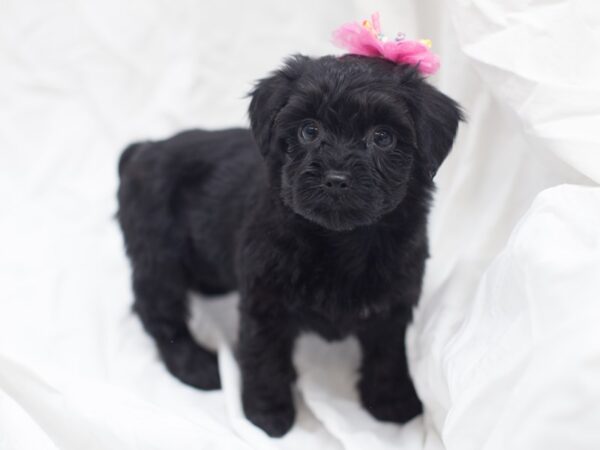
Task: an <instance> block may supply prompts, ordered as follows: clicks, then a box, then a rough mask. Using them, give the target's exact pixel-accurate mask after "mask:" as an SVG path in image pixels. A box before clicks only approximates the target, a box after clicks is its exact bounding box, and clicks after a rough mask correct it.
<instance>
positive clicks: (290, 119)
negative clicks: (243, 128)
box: [249, 55, 462, 231]
mask: <svg viewBox="0 0 600 450" xmlns="http://www.w3.org/2000/svg"><path fill="white" fill-rule="evenodd" d="M249 112H250V122H251V126H252V131H253V133H254V137H255V140H256V142H257V144H258V147H259V148H260V151H261V153H262V154H263V156H264V157H265V160H266V163H267V165H268V167H269V173H270V177H271V184H272V186H273V188H275V189H277V190H279V192H280V195H281V198H282V200H283V203H284V204H285V205H287V206H288V207H289V208H291V209H292V210H293V211H295V212H296V213H297V214H299V215H300V216H302V217H304V218H306V219H308V220H310V221H312V222H315V223H317V224H319V225H321V226H322V227H324V228H327V229H330V230H334V231H344V230H351V229H354V228H356V227H359V226H364V225H370V224H373V223H375V222H377V221H378V220H379V219H380V218H381V217H382V216H384V215H385V214H387V213H389V212H390V211H392V210H394V209H395V208H396V207H398V205H399V204H400V202H402V200H403V198H404V197H405V195H406V192H407V188H408V184H409V181H410V180H411V179H414V178H415V177H417V178H420V179H424V180H427V181H426V182H425V184H426V185H427V186H424V188H425V189H428V188H431V182H430V180H431V178H432V177H433V175H434V174H435V173H436V171H437V169H438V167H439V166H440V164H441V163H442V161H443V160H444V158H445V157H446V155H447V154H448V152H449V151H450V148H451V146H452V142H453V140H454V136H455V134H456V130H457V127H458V123H459V121H460V120H461V118H462V116H461V112H460V108H459V107H458V105H457V104H456V103H455V102H454V101H453V100H451V99H450V98H448V97H446V96H445V95H444V94H442V93H441V92H439V91H438V90H437V89H435V88H434V87H432V86H431V85H429V84H427V83H426V82H425V81H424V80H423V79H422V77H421V76H420V75H419V74H418V71H417V70H416V69H415V68H414V67H410V66H403V65H398V64H395V63H392V62H390V61H386V60H383V59H378V58H369V57H361V56H349V55H348V56H343V57H333V56H325V57H322V58H318V59H311V58H307V57H304V56H295V57H292V58H290V59H289V60H287V62H286V64H285V65H284V67H283V68H282V69H280V70H279V71H277V72H275V73H274V74H272V76H270V77H269V78H266V79H263V80H261V81H260V82H258V84H257V85H256V88H255V90H254V91H253V93H252V101H251V103H250V111H249ZM417 171H418V173H417Z"/></svg>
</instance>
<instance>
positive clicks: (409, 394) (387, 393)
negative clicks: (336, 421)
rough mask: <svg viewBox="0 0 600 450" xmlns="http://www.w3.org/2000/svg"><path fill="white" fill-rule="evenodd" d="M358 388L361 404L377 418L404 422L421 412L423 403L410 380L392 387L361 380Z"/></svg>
mask: <svg viewBox="0 0 600 450" xmlns="http://www.w3.org/2000/svg"><path fill="white" fill-rule="evenodd" d="M388 386H389V385H388ZM359 390H360V397H361V401H362V404H363V406H364V407H365V409H366V410H367V411H369V412H370V413H371V415H372V416H373V417H375V418H376V419H377V420H381V421H384V422H397V423H405V422H408V421H409V420H411V419H412V418H414V417H416V416H418V415H419V414H421V413H422V412H423V405H422V404H421V401H420V400H419V397H417V393H416V392H415V389H414V387H413V385H412V383H411V382H410V381H409V382H405V383H401V384H395V386H394V387H391V386H389V387H382V384H377V383H374V382H373V383H366V382H363V383H361V385H360V387H359Z"/></svg>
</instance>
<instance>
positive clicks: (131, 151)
mask: <svg viewBox="0 0 600 450" xmlns="http://www.w3.org/2000/svg"><path fill="white" fill-rule="evenodd" d="M146 144H148V142H135V143H133V144H130V145H129V146H128V147H127V148H126V149H125V150H123V153H121V157H120V158H119V177H122V176H123V172H125V169H126V168H127V165H128V164H129V162H130V161H131V158H133V157H134V156H135V155H136V153H138V152H139V150H140V149H141V148H142V147H144V146H146Z"/></svg>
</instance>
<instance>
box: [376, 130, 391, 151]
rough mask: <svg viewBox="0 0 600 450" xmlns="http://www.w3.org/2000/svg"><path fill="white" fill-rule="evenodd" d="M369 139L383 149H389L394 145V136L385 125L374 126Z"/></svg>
mask: <svg viewBox="0 0 600 450" xmlns="http://www.w3.org/2000/svg"><path fill="white" fill-rule="evenodd" d="M371 139H372V142H373V144H375V145H376V146H377V147H379V148H381V149H383V150H387V149H390V148H392V147H394V145H396V136H394V134H393V133H392V132H391V131H390V130H389V129H388V128H385V127H378V128H375V130H373V134H372V135H371Z"/></svg>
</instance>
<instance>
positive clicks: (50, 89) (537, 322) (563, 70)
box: [0, 0, 600, 450]
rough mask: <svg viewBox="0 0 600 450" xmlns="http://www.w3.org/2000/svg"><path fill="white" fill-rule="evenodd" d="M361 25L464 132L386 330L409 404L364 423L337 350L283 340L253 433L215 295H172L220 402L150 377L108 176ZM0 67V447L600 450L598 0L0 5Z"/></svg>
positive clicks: (217, 115) (348, 345)
mask: <svg viewBox="0 0 600 450" xmlns="http://www.w3.org/2000/svg"><path fill="white" fill-rule="evenodd" d="M375 9H377V10H379V11H380V12H381V14H382V21H383V26H384V29H388V30H389V31H390V32H392V31H394V29H396V28H397V29H402V30H404V31H406V32H407V34H408V35H411V36H417V35H418V36H428V37H431V38H432V39H433V41H434V46H435V49H436V50H437V51H438V52H439V53H440V55H441V58H442V69H441V71H440V73H439V74H438V75H436V76H435V77H433V78H432V80H433V81H434V82H435V83H436V84H437V85H438V86H439V87H440V88H441V89H442V90H444V91H445V92H447V93H448V94H449V95H451V96H453V97H454V98H456V99H457V100H458V101H459V102H461V103H462V104H463V105H464V106H465V109H466V111H467V114H468V117H469V123H468V124H467V125H465V126H463V127H462V128H461V130H460V134H459V138H458V140H457V144H456V146H455V150H454V152H453V153H452V155H451V156H450V157H449V159H448V160H447V162H446V163H445V165H444V167H443V168H442V170H441V171H440V173H439V174H438V177H437V182H438V185H439V192H438V196H437V201H436V205H435V209H434V211H433V215H432V220H431V242H432V258H431V260H430V262H429V265H428V273H427V277H426V282H425V290H424V295H423V298H422V301H421V305H420V307H419V309H418V311H417V313H416V317H415V323H414V326H413V327H412V328H411V330H410V333H409V353H410V363H411V370H412V372H413V374H414V378H415V382H416V386H417V389H418V391H419V394H420V395H421V397H422V398H423V400H424V403H425V407H426V413H425V415H424V416H423V417H419V418H417V419H415V420H413V421H412V422H411V423H409V424H407V425H406V426H403V427H400V426H396V425H390V424H382V423H378V422H376V421H375V420H373V419H371V418H370V416H369V415H368V414H367V413H366V412H365V411H364V410H363V409H362V408H361V407H360V406H359V404H358V401H357V396H356V393H355V391H354V388H353V385H354V383H355V381H356V367H357V364H358V360H359V352H358V347H357V345H356V342H355V341H353V340H351V339H350V340H347V341H344V342H340V343H335V344H325V343H324V342H322V341H321V340H320V339H318V338H316V337H314V336H306V337H304V338H303V339H301V341H300V342H299V345H298V349H297V354H296V357H295V361H296V365H297V367H298V371H299V380H298V387H297V400H298V409H299V416H298V420H297V424H296V426H295V427H294V429H293V430H292V432H291V433H289V435H287V436H286V437H285V438H284V439H281V440H271V439H269V438H267V437H266V436H265V435H264V434H263V433H262V432H261V431H260V430H258V429H256V428H254V427H253V426H252V425H251V424H249V423H248V422H247V421H245V419H244V418H243V415H242V413H241V409H240V404H239V388H238V377H239V373H238V370H237V367H236V364H235V361H234V358H233V356H232V350H231V349H232V342H233V340H234V338H235V302H236V298H235V296H234V295H233V296H230V297H229V298H228V299H224V300H223V301H222V302H220V303H211V304H206V303H202V302H200V301H194V304H193V307H194V312H195V314H194V320H193V324H192V325H193V327H194V330H195V331H197V334H198V337H199V339H202V340H203V341H204V342H209V343H211V345H212V346H213V347H214V348H217V349H218V351H219V364H220V368H221V372H222V378H223V384H224V390H223V391H222V392H213V393H205V392H200V391H197V390H194V389H191V388H188V387H186V386H183V385H182V384H180V383H179V382H177V381H176V380H175V379H173V378H172V377H171V376H169V375H168V374H167V372H166V371H165V369H164V368H163V366H162V364H161V363H160V362H159V361H158V359H157V356H156V352H155V350H154V348H153V345H152V342H151V341H150V339H149V338H148V337H147V336H146V335H145V334H144V333H143V331H142V329H141V326H140V324H139V322H138V320H137V318H136V317H135V316H133V315H132V314H131V312H130V305H131V300H132V299H131V293H130V290H129V281H128V276H129V268H128V265H127V262H126V260H125V256H124V253H123V249H122V242H121V237H120V234H119V232H118V229H117V227H116V224H115V222H114V220H113V218H112V215H113V213H114V212H115V210H116V202H115V197H114V193H115V189H116V185H117V177H116V161H117V157H118V154H119V152H120V150H121V149H122V148H123V146H124V145H125V144H126V143H128V142H130V141H131V140H134V139H138V138H147V137H164V136H166V135H168V134H169V133H172V132H175V131H177V130H180V129H182V128H186V127H193V126H204V127H224V126H231V125H243V124H245V123H246V117H245V109H246V106H247V100H246V99H245V98H243V95H244V94H245V93H246V92H247V91H248V89H249V87H250V86H251V84H250V83H251V81H252V80H254V79H256V78H258V77H261V76H263V75H264V74H265V73H266V72H267V71H269V70H271V69H272V68H274V67H276V66H277V65H278V64H279V62H280V60H281V58H282V57H283V56H285V55H287V54H290V53H295V52H303V53H307V54H313V55H321V54H326V53H331V52H334V51H335V49H334V48H333V47H332V46H331V45H330V44H329V43H328V39H329V33H330V31H331V30H332V29H333V28H335V27H336V26H338V25H339V24H340V23H342V22H345V21H348V20H354V19H357V18H361V17H364V16H367V15H368V14H369V13H371V12H372V10H375ZM0 68H1V70H0V205H1V206H0V449H2V450H5V449H8V450H13V449H61V450H62V449H65V450H66V449H68V450H71V449H73V450H81V449H111V450H117V449H119V450H120V449H124V450H129V449H169V450H176V449H189V448H219V449H220V448H233V449H242V448H288V449H306V448H319V449H340V448H349V449H365V448H369V449H373V450H374V449H379V448H381V449H385V448H403V449H409V450H412V449H414V450H422V449H426V450H441V449H449V450H450V449H457V450H470V449H473V450H482V449H484V450H496V449H498V450H500V449H527V450H537V449H543V450H553V449H557V450H558V449H560V450H564V449H596V450H597V449H598V448H600V328H599V326H598V324H599V323H600V187H599V186H598V183H600V90H599V88H598V80H600V4H598V2H595V1H593V0H588V1H583V0H581V1H567V0H563V1H561V0H555V1H547V2H544V1H535V0H510V1H504V0H476V1H466V0H452V1H448V2H437V1H434V0H428V1H422V0H419V1H418V2H417V1H415V2H408V1H407V2H395V1H391V0H390V1H381V2H367V1H366V0H362V1H354V2H349V1H348V2H344V1H341V0H334V1H327V2H323V1H317V0H306V1H303V2H293V3H292V2H266V1H253V2H244V1H242V0H239V1H229V2H210V3H209V2H196V1H192V0H189V1H182V0H178V1H173V2H163V1H160V0H136V1H127V2H122V1H117V0H106V1H102V2H100V1H97V2H85V1H77V0H70V1H69V0H57V1H53V2H34V1H31V0H18V1H17V0H4V1H1V2H0ZM565 183H568V184H570V185H563V184H565Z"/></svg>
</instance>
